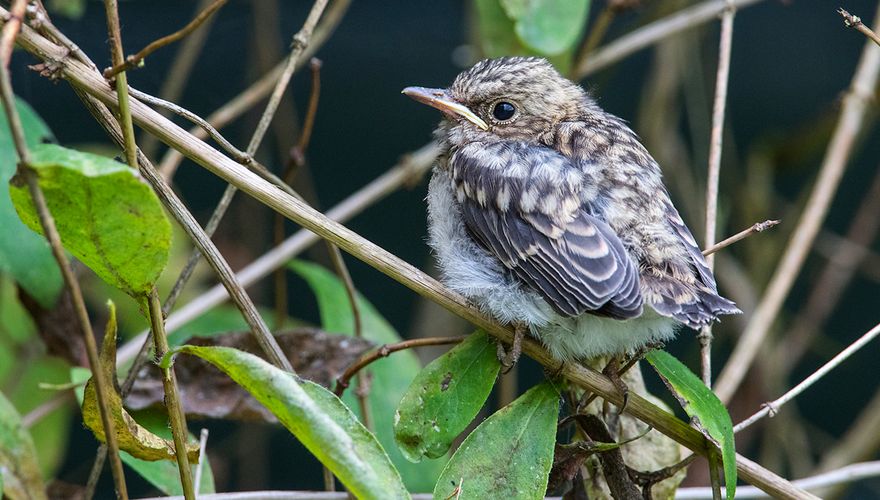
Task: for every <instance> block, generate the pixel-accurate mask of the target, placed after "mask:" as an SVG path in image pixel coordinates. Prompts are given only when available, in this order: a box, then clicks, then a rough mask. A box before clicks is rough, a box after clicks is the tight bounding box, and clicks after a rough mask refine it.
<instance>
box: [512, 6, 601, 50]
mask: <svg viewBox="0 0 880 500" xmlns="http://www.w3.org/2000/svg"><path fill="white" fill-rule="evenodd" d="M499 1H500V4H501V7H502V8H503V9H504V12H506V13H507V16H508V17H509V18H510V19H511V20H512V21H513V22H514V29H515V30H516V34H517V36H518V37H519V39H520V41H522V42H523V43H524V44H525V45H526V46H527V47H529V48H531V49H532V50H535V51H536V52H538V54H540V55H543V56H555V55H560V54H562V53H563V52H566V51H567V50H569V49H571V48H573V47H574V45H575V43H577V41H578V40H579V39H580V37H581V33H582V32H583V29H584V26H585V25H586V23H587V18H588V13H589V10H590V0H499Z"/></svg>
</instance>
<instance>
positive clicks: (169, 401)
mask: <svg viewBox="0 0 880 500" xmlns="http://www.w3.org/2000/svg"><path fill="white" fill-rule="evenodd" d="M147 306H148V307H147V310H148V311H149V316H150V325H151V328H152V330H153V348H154V350H155V352H156V359H162V358H164V357H165V354H166V353H167V352H168V337H167V336H166V335H165V318H164V317H163V316H162V303H161V302H160V301H159V293H158V292H156V289H155V288H154V289H153V291H152V292H150V296H149V297H148V298H147ZM159 369H160V370H161V371H162V386H163V387H164V389H165V409H166V410H168V420H169V422H170V424H171V435H172V437H173V438H174V455H175V457H177V470H178V472H179V474H180V485H181V487H182V488H183V495H184V497H185V498H186V500H195V490H194V489H193V480H192V469H190V466H189V458H187V456H186V438H187V431H186V416H185V415H184V414H183V405H182V404H181V403H180V397H179V396H178V393H177V377H176V376H175V375H174V366H173V365H172V366H169V367H163V366H160V367H159Z"/></svg>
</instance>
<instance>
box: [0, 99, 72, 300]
mask: <svg viewBox="0 0 880 500" xmlns="http://www.w3.org/2000/svg"><path fill="white" fill-rule="evenodd" d="M15 107H16V108H18V115H19V117H21V125H22V128H24V138H25V142H26V143H27V145H28V147H29V148H33V147H35V146H37V145H39V144H42V143H43V141H46V140H50V139H51V138H52V132H51V131H49V127H48V126H46V124H45V122H43V120H42V119H41V118H40V117H39V116H38V115H37V113H36V112H34V110H33V109H31V107H30V106H29V105H28V104H27V103H26V102H24V101H22V100H21V99H18V98H16V101H15ZM17 164H18V154H17V153H16V152H15V146H14V145H13V143H12V135H11V134H10V132H9V125H8V122H7V121H6V113H0V183H2V185H3V187H2V189H0V228H3V237H2V238H0V271H3V272H7V273H9V274H10V276H12V277H13V278H14V279H15V281H16V282H18V284H19V285H21V287H22V288H24V289H25V290H27V292H28V293H29V294H30V295H31V296H32V297H34V298H35V299H37V301H39V303H40V305H42V306H43V307H44V308H46V309H50V308H51V307H52V306H53V305H55V300H56V299H57V298H58V293H59V292H60V291H61V284H62V283H61V272H60V271H59V270H58V264H56V263H55V258H54V257H53V256H52V250H51V249H49V243H48V242H46V239H45V238H41V237H40V236H39V235H37V234H34V232H33V231H31V230H29V229H28V228H27V226H25V225H24V224H23V223H22V222H21V219H19V218H18V215H16V213H15V208H14V207H13V206H12V200H11V199H10V198H9V191H8V190H7V189H6V184H7V183H8V182H9V179H11V178H12V176H13V175H14V174H15V170H16V165H17Z"/></svg>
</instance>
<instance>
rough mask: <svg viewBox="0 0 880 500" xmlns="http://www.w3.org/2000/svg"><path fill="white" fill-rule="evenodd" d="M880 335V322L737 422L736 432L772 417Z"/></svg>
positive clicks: (734, 428)
mask: <svg viewBox="0 0 880 500" xmlns="http://www.w3.org/2000/svg"><path fill="white" fill-rule="evenodd" d="M878 335H880V324H878V325H876V326H875V327H874V328H872V329H871V330H869V331H868V332H867V333H865V334H864V335H862V336H861V337H859V339H858V340H856V341H855V342H853V343H852V344H850V345H849V346H848V347H847V348H846V349H844V350H843V351H841V352H840V353H839V354H838V355H837V356H834V357H833V358H831V360H830V361H828V362H827V363H825V364H824V365H822V367H821V368H819V369H818V370H816V371H815V372H813V373H812V374H811V375H810V376H809V377H807V378H805V379H804V380H803V381H802V382H801V383H799V384H798V385H796V386H794V387H793V388H792V389H791V390H790V391H788V392H786V393H785V394H783V395H782V396H780V397H779V398H777V399H775V400H773V402H770V403H764V404H763V405H762V406H763V408H761V409H760V410H759V411H758V412H756V413H755V414H754V415H752V416H751V417H749V418H747V419H745V420H743V421H742V422H740V423H738V424H736V425H735V426H734V427H733V431H734V432H739V431H741V430H743V429H745V428H746V427H748V426H750V425H752V424H754V423H755V422H757V421H758V420H761V419H762V418H764V417H766V416H767V415H770V416H771V417H772V416H773V415H775V414H776V412H778V411H779V408H780V407H782V405H784V404H785V403H788V402H789V401H791V400H792V399H794V398H796V397H797V396H798V395H799V394H800V393H802V392H804V391H805V390H807V389H808V388H809V387H810V386H811V385H813V384H815V383H816V382H818V381H819V380H821V379H822V377H824V376H825V375H827V374H828V372H830V371H831V370H833V369H834V368H836V367H837V366H838V365H839V364H840V363H843V362H844V361H846V360H847V358H849V357H850V356H852V355H853V353H855V352H856V351H858V350H859V349H861V348H862V347H864V346H865V345H867V344H868V342H870V341H872V340H874V338H875V337H877V336H878Z"/></svg>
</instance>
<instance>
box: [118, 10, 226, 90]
mask: <svg viewBox="0 0 880 500" xmlns="http://www.w3.org/2000/svg"><path fill="white" fill-rule="evenodd" d="M226 2H227V0H215V1H214V3H212V4H211V5H209V6H208V7H207V8H206V9H205V10H203V11H202V12H200V13H199V15H198V16H196V18H195V19H193V20H192V21H190V22H189V24H187V25H186V26H184V27H183V28H181V29H180V30H178V31H175V32H174V33H172V34H170V35H167V36H163V37H162V38H160V39H158V40H155V41H153V42H152V43H150V44H149V45H147V46H146V47H144V48H142V49H141V50H140V51H138V52H137V53H136V54H135V55H133V56H128V57H126V58H125V60H124V61H122V57H121V55H120V58H119V59H118V60H117V59H115V58H114V61H113V67H112V68H107V69H105V70H104V78H106V79H108V80H109V79H111V78H113V77H114V76H116V75H118V74H119V73H122V72H123V71H128V70H130V69H133V68H136V67H138V66H139V65H140V63H141V61H143V60H144V58H146V57H147V56H148V55H150V54H152V53H153V52H155V51H157V50H159V49H161V48H162V47H165V46H167V45H171V44H172V43H174V42H176V41H178V40H180V39H181V38H183V37H185V36H186V35H189V34H190V33H192V32H193V31H195V30H196V29H197V28H198V27H199V26H200V25H201V24H202V23H203V22H205V21H206V20H208V18H210V17H211V15H213V14H214V12H217V11H218V10H220V7H223V5H224V4H225V3H226ZM120 49H121V46H120ZM121 53H122V52H121V51H120V54H121Z"/></svg>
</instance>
